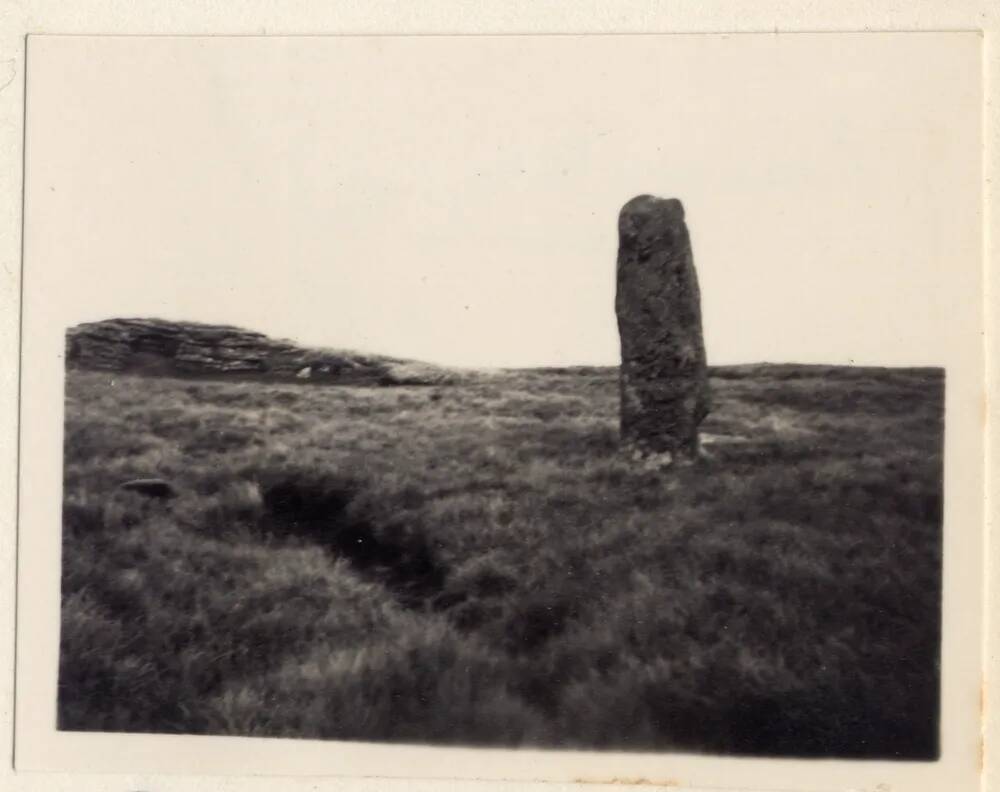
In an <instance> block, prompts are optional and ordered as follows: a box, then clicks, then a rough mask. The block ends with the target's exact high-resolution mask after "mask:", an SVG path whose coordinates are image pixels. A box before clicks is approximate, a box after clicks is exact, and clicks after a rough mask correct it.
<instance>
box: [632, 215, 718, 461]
mask: <svg viewBox="0 0 1000 792" xmlns="http://www.w3.org/2000/svg"><path fill="white" fill-rule="evenodd" d="M618 234H619V247H618V286H617V293H616V296H615V311H616V313H617V315H618V331H619V334H620V336H621V352H622V362H621V369H620V388H621V439H622V442H623V444H624V445H625V446H626V447H627V448H629V449H632V451H633V453H638V455H640V456H654V455H655V456H656V457H658V458H660V459H663V458H667V459H671V460H692V459H694V458H696V457H697V456H698V454H699V443H698V425H699V424H700V423H701V422H702V420H704V418H705V416H706V415H707V414H708V411H709V409H710V396H709V388H708V375H707V371H706V360H705V343H704V339H703V337H702V327H701V295H700V292H699V289H698V277H697V274H696V273H695V269H694V259H693V256H692V253H691V239H690V236H689V234H688V229H687V225H686V224H685V222H684V207H683V206H682V205H681V202H680V201H678V200H676V199H673V198H668V199H663V198H655V197H653V196H650V195H640V196H638V197H636V198H633V199H632V200H631V201H629V202H628V203H626V204H625V206H624V207H622V210H621V214H620V215H619V218H618Z"/></svg>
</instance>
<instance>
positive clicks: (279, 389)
mask: <svg viewBox="0 0 1000 792" xmlns="http://www.w3.org/2000/svg"><path fill="white" fill-rule="evenodd" d="M712 386H713V391H714V397H713V398H714V409H713V412H712V414H711V415H710V416H709V418H708V419H707V421H706V423H705V425H704V427H703V429H704V431H705V433H706V440H707V442H706V448H707V450H708V452H709V453H710V455H711V456H710V459H708V460H707V461H705V462H703V463H702V464H700V465H699V466H696V467H691V468H680V469H677V470H674V471H670V472H668V473H655V472H650V471H644V470H642V469H641V468H640V467H637V466H636V465H634V464H632V463H631V462H630V461H629V460H627V459H626V458H624V457H623V456H622V455H621V454H620V453H619V450H618V447H617V399H618V395H617V394H618V391H617V382H616V379H615V372H614V370H612V369H595V368H580V369H571V370H559V369H551V370H545V371H538V370H536V371H530V370H528V371H511V372H505V373H498V374H494V375H491V376H482V377H478V378H469V379H468V380H467V381H465V382H463V383H461V384H459V385H455V386H449V387H422V388H421V387H400V388H378V387H320V386H312V385H296V384H270V385H264V384H260V383H252V382H221V381H192V380H174V379H168V378H154V377H142V376H129V375H110V374H107V373H104V374H102V373H96V372H83V371H71V372H69V375H68V380H67V394H66V435H65V492H64V519H63V523H64V525H63V615H62V636H61V656H60V680H59V707H58V711H59V725H60V728H63V729H72V730H115V731H142V732H172V733H199V734H238V735H260V736H284V737H321V738H338V739H359V740H360V739H363V740H394V741H408V742H437V743H461V744H474V745H479V744H481V745H541V746H558V747H576V748H615V749H625V750H691V751H709V752H726V753H742V754H760V755H789V756H791V755H796V756H817V755H834V756H844V757H884V758H918V759H930V758H933V757H934V756H936V754H937V750H938V733H937V719H938V643H939V634H940V612H939V610H940V563H941V555H940V554H941V500H942V491H941V464H942V461H941V454H942V439H943V426H942V403H943V375H942V374H941V373H940V372H937V371H932V370H877V369H848V368H835V367H797V366H782V367H768V366H757V367H740V368H733V369H723V370H716V371H714V372H713V376H712ZM153 475H155V476H162V477H164V478H167V479H169V480H170V481H171V482H172V483H173V484H174V486H175V487H176V488H177V489H178V491H179V492H180V495H179V497H177V498H176V499H174V500H170V501H158V500H155V499H148V498H144V497H142V496H140V495H138V494H136V493H132V492H125V491H119V490H117V486H118V485H119V484H120V483H121V482H123V481H125V480H127V479H130V478H134V477H140V476H153Z"/></svg>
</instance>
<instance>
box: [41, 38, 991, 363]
mask: <svg viewBox="0 0 1000 792" xmlns="http://www.w3.org/2000/svg"><path fill="white" fill-rule="evenodd" d="M979 45H980V39H979V38H978V36H976V35H975V34H951V35H944V36H939V35H926V36H924V35H916V36H905V35H897V36H892V35H856V36H851V37H838V36H833V35H798V36H796V35H761V36H729V37H726V36H718V35H713V36H683V37H655V36H630V37H616V38H602V37H583V38H580V37H561V38H545V37H534V38H518V37H489V38H465V39H456V38H448V37H417V38H383V39H369V38H360V37H359V38H343V39H336V38H290V39H261V38H230V39H198V38H188V39H177V38H156V39H130V38H115V39H107V38H104V39H99V38H87V37H77V38H51V37H49V38H33V39H32V40H31V41H30V44H29V56H28V91H29V95H28V127H27V129H28V132H27V187H26V196H27V197H26V242H25V310H26V311H28V310H38V311H45V312H46V313H47V314H48V315H49V317H50V319H51V322H53V323H56V324H59V323H61V327H65V326H67V325H71V324H75V323H76V322H79V321H89V320H96V319H102V318H108V317H112V316H160V317H165V318H176V319H189V320H196V321H204V322H213V323H214V322H218V323H231V324H236V325H240V326H244V327H247V328H250V329H256V330H261V331H263V332H266V333H269V334H272V335H275V336H279V337H286V338H292V339H295V340H297V341H300V342H302V343H305V344H313V345H323V346H332V347H342V348H351V349H359V350H364V351H369V352H376V353H386V354H393V355H399V356H403V357H412V358H418V359H422V360H427V361H432V362H440V363H447V364H456V365H473V366H493V365H503V366H514V365H522V366H527V365H538V364H567V363H595V364H614V363H617V362H618V336H617V328H616V325H615V316H614V279H615V254H616V248H617V214H618V210H619V208H620V207H621V205H622V204H623V203H625V201H627V200H628V199H629V198H631V197H633V196H634V195H637V194H640V193H652V194H656V195H660V196H664V197H676V198H680V199H681V200H682V201H683V202H684V205H685V207H686V210H687V217H688V224H689V227H690V230H691V236H692V242H693V247H694V258H695V265H696V267H697V270H698V275H699V278H700V281H701V290H702V306H703V315H704V329H705V338H706V347H707V350H708V356H709V362H710V363H733V362H752V361H773V362H824V363H838V364H840V363H849V362H856V363H859V364H877V365H907V364H930V365H936V364H939V362H940V361H942V360H944V359H945V357H946V356H947V350H948V349H949V345H950V344H953V343H955V342H956V339H957V337H958V336H955V335H953V334H952V333H951V330H950V329H949V328H950V327H951V326H952V324H953V323H951V322H950V321H949V319H950V317H951V316H952V315H953V314H954V313H955V312H956V311H965V310H968V309H969V295H970V294H973V295H974V294H976V293H977V289H978V277H979V271H978V262H977V259H976V256H978V253H979V251H978V245H979V223H980V218H979V215H978V211H979V192H978V190H979V167H980V142H979V141H980V120H979V109H978V108H979V100H980V95H981V93H980V92H981V85H980V77H979V74H980V60H979V59H980V47H979ZM33 306H34V307H33Z"/></svg>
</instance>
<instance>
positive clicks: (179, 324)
mask: <svg viewBox="0 0 1000 792" xmlns="http://www.w3.org/2000/svg"><path fill="white" fill-rule="evenodd" d="M66 365H67V367H68V368H77V369H92V370H99V371H118V372H123V373H137V374H146V375H159V376H176V377H212V378H224V379H239V378H242V379H261V380H284V381H290V382H293V381H295V382H318V383H327V384H351V385H360V384H371V385H386V386H389V385H445V384H451V383H453V382H455V381H457V380H458V378H459V374H458V372H456V371H453V370H451V369H448V368H445V367H443V366H434V365H431V364H429V363H421V362H418V361H411V360H402V359H399V358H392V357H388V356H384V355H368V354H362V353H358V352H350V351H344V350H332V349H316V348H310V347H303V346H300V345H298V344H295V343H294V342H292V341H287V340H282V339H273V338H270V337H269V336H267V335H265V334H264V333H259V332H256V331H253V330H245V329H243V328H240V327H233V326H232V325H215V324H203V323H200V322H187V321H171V320H165V319H153V318H118V319H105V320H103V321H99V322H87V323H85V324H80V325H77V326H75V327H71V328H69V329H68V330H67V331H66Z"/></svg>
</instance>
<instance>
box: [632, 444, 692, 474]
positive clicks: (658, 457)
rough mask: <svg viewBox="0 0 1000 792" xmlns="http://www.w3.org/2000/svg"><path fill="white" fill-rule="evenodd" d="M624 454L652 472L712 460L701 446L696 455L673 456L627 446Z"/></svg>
mask: <svg viewBox="0 0 1000 792" xmlns="http://www.w3.org/2000/svg"><path fill="white" fill-rule="evenodd" d="M624 452H625V454H626V455H627V456H628V458H629V459H630V460H631V461H632V462H633V463H634V464H635V465H636V467H638V468H641V469H642V470H647V471H650V472H658V471H662V470H668V469H670V468H678V467H692V466H694V465H697V464H700V463H702V462H708V461H709V460H711V459H712V455H711V454H709V453H708V452H707V451H705V450H704V449H703V448H701V446H700V445H699V447H698V450H697V451H696V452H695V453H694V454H679V453H676V454H672V453H670V452H669V451H649V450H647V449H643V448H637V447H636V446H634V445H628V446H625V448H624Z"/></svg>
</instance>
